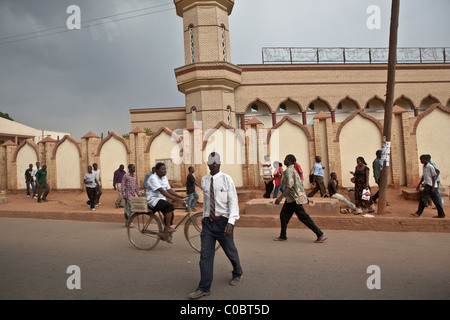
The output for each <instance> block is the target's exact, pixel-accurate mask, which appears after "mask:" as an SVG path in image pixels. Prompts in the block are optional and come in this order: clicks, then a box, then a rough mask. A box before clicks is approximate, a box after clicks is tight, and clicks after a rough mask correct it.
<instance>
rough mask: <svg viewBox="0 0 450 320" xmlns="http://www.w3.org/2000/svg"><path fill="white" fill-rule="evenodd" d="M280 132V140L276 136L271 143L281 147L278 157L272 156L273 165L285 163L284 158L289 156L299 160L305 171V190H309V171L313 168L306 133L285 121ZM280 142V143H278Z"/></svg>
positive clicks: (284, 167)
mask: <svg viewBox="0 0 450 320" xmlns="http://www.w3.org/2000/svg"><path fill="white" fill-rule="evenodd" d="M277 129H278V130H279V134H278V138H277V136H276V135H274V136H273V137H272V138H271V140H270V143H271V145H272V144H278V145H279V154H278V156H276V155H275V154H271V162H272V164H273V162H274V161H280V162H281V163H283V162H284V158H285V157H286V155H288V154H293V155H294V156H295V158H296V159H297V163H299V164H300V166H301V167H302V170H303V177H304V179H305V180H304V186H305V188H309V187H310V186H311V185H310V183H309V179H308V176H309V171H310V169H311V167H312V164H311V162H310V156H309V154H310V151H309V143H308V139H307V136H306V134H305V132H304V131H303V130H302V129H301V128H300V127H298V126H296V125H294V124H293V123H291V122H289V121H285V122H284V123H283V124H282V125H281V126H280V127H278V128H277ZM277 140H278V141H277ZM283 169H284V170H285V169H286V166H285V165H284V164H283Z"/></svg>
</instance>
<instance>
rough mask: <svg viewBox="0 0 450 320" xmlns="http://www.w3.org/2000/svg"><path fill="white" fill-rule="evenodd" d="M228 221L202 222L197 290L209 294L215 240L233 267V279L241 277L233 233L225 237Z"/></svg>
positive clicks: (204, 219) (224, 219)
mask: <svg viewBox="0 0 450 320" xmlns="http://www.w3.org/2000/svg"><path fill="white" fill-rule="evenodd" d="M227 223H228V219H226V218H222V219H220V220H218V221H211V220H210V219H209V218H203V220H202V233H201V234H200V238H201V241H202V249H201V253H200V275H201V279H200V283H199V284H198V290H201V291H204V292H209V290H210V288H211V284H212V280H213V270H214V255H215V253H216V249H215V247H216V240H217V241H219V243H220V246H221V247H222V249H223V251H224V252H225V254H226V256H227V257H228V259H229V260H230V262H231V265H232V266H233V271H232V273H233V277H234V276H240V275H242V273H243V272H242V268H241V263H240V262H239V254H238V251H237V249H236V246H235V244H234V238H233V237H234V232H233V233H232V234H231V235H230V236H229V237H225V235H224V232H225V227H226V225H227Z"/></svg>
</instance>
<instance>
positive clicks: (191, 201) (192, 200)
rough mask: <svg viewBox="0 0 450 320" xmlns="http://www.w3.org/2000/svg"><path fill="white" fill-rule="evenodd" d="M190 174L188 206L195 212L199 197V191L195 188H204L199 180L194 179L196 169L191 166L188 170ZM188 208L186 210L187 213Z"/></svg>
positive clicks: (187, 191)
mask: <svg viewBox="0 0 450 320" xmlns="http://www.w3.org/2000/svg"><path fill="white" fill-rule="evenodd" d="M188 171H189V174H188V176H187V178H186V193H187V195H188V200H187V203H188V206H189V208H191V210H195V206H196V205H197V202H198V199H199V196H198V193H197V191H196V190H195V186H198V187H199V188H201V187H202V186H201V185H200V184H199V183H198V182H197V180H196V179H195V177H194V173H195V168H194V167H193V166H190V167H189V168H188ZM187 210H188V208H186V211H187Z"/></svg>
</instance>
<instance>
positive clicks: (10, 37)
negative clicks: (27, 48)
mask: <svg viewBox="0 0 450 320" xmlns="http://www.w3.org/2000/svg"><path fill="white" fill-rule="evenodd" d="M167 5H172V3H166V4H161V5H156V6H152V7H147V8H142V9H137V10H132V11H127V12H123V13H118V14H114V15H110V16H105V17H101V18H96V19H91V20H86V21H82V22H81V24H86V23H90V22H94V21H97V20H104V19H110V18H112V17H117V16H121V15H125V14H130V13H133V12H139V11H144V10H149V9H154V8H157V7H162V6H167ZM170 10H175V8H169V9H162V10H158V11H152V12H147V13H142V14H137V15H134V16H131V17H124V18H118V19H112V20H109V21H101V22H98V23H95V24H90V25H88V26H85V27H83V28H82V29H87V28H91V27H95V26H98V25H102V24H107V23H111V22H116V21H123V20H128V19H133V18H138V17H142V16H146V15H151V14H155V13H160V12H164V11H170ZM61 28H64V30H60V31H56V32H51V33H45V34H41V35H36V36H32V37H27V38H22V39H15V40H11V41H5V42H1V41H3V40H7V39H12V38H18V37H24V36H27V35H33V34H38V33H43V32H48V31H52V30H58V29H61ZM69 31H73V30H70V29H67V26H60V27H54V28H49V29H45V30H40V31H35V32H29V33H24V34H20V35H15V36H9V37H4V38H0V45H2V44H10V43H15V42H20V41H25V40H31V39H37V38H41V37H46V36H51V35H56V34H60V33H65V32H69Z"/></svg>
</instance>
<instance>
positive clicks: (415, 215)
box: [411, 213, 420, 218]
mask: <svg viewBox="0 0 450 320" xmlns="http://www.w3.org/2000/svg"><path fill="white" fill-rule="evenodd" d="M411 215H412V216H413V217H416V218H419V217H420V215H418V214H417V213H411Z"/></svg>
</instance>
